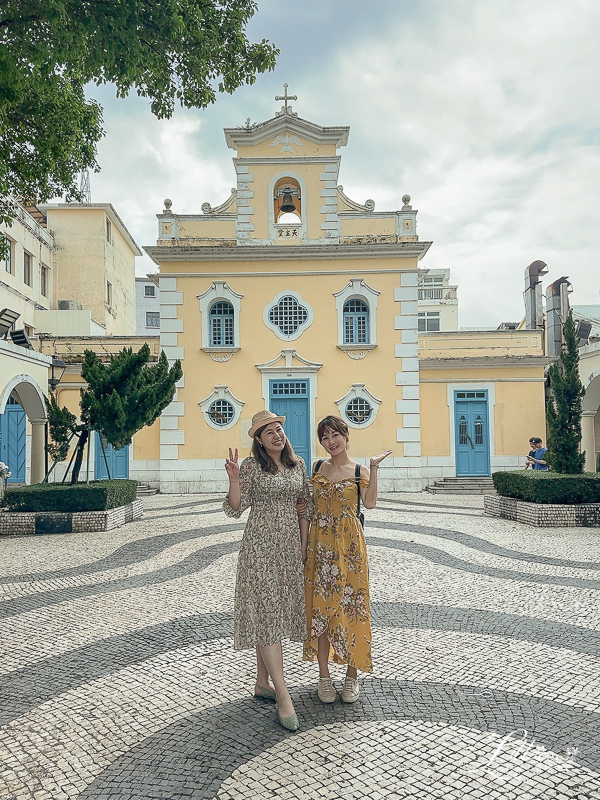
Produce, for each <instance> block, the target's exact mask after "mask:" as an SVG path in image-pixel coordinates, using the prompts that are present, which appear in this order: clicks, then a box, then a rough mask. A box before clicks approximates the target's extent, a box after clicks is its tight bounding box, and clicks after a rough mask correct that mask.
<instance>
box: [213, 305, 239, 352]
mask: <svg viewBox="0 0 600 800" xmlns="http://www.w3.org/2000/svg"><path fill="white" fill-rule="evenodd" d="M209 317H210V346H211V347H233V345H234V341H235V329H234V324H233V323H234V317H233V306H232V305H231V303H228V302H227V301H226V300H219V301H218V302H217V303H213V305H212V306H211V307H210V312H209Z"/></svg>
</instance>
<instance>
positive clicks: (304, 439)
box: [269, 380, 310, 469]
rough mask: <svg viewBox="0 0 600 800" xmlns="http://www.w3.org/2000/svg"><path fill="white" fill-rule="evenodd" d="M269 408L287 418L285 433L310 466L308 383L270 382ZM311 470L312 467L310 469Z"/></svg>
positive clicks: (299, 381) (297, 452)
mask: <svg viewBox="0 0 600 800" xmlns="http://www.w3.org/2000/svg"><path fill="white" fill-rule="evenodd" d="M269 394H270V400H269V407H270V409H271V411H273V412H274V413H275V414H280V415H282V416H285V418H286V420H285V433H286V435H287V437H288V439H289V440H290V441H291V443H292V447H293V448H294V451H295V452H296V454H297V455H299V456H302V458H303V459H304V461H305V463H306V464H307V465H310V416H309V408H308V398H309V392H308V381H307V380H297V381H294V380H281V381H271V382H270V393H269ZM308 469H310V466H309V467H308Z"/></svg>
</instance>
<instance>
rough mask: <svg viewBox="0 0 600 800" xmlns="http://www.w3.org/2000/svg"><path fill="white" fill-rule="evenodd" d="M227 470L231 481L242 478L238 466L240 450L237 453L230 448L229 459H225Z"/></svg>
mask: <svg viewBox="0 0 600 800" xmlns="http://www.w3.org/2000/svg"><path fill="white" fill-rule="evenodd" d="M225 470H226V472H227V475H228V476H229V480H230V481H237V480H239V477H240V465H239V464H238V449H237V447H236V448H235V452H234V451H233V450H232V449H231V447H230V448H229V458H226V459H225Z"/></svg>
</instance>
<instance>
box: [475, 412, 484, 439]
mask: <svg viewBox="0 0 600 800" xmlns="http://www.w3.org/2000/svg"><path fill="white" fill-rule="evenodd" d="M475 444H483V420H482V418H481V416H480V415H479V414H478V415H477V416H476V417H475Z"/></svg>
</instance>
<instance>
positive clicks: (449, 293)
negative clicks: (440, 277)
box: [419, 286, 457, 300]
mask: <svg viewBox="0 0 600 800" xmlns="http://www.w3.org/2000/svg"><path fill="white" fill-rule="evenodd" d="M456 289H457V287H456V286H442V287H440V288H434V289H419V300H456Z"/></svg>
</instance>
